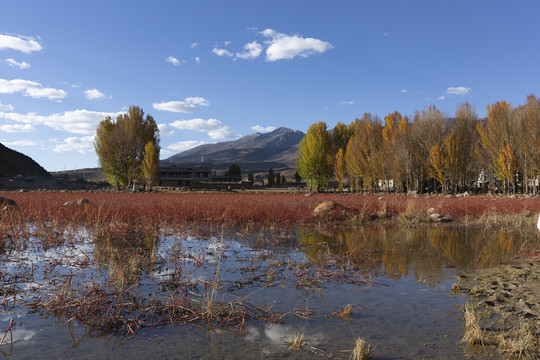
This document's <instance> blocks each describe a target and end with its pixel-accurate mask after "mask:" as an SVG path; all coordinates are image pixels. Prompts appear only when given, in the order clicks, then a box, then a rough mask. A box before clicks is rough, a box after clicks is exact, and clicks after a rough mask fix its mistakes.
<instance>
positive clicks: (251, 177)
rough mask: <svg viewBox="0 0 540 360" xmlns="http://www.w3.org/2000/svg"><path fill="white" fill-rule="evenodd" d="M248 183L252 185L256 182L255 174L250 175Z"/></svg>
mask: <svg viewBox="0 0 540 360" xmlns="http://www.w3.org/2000/svg"><path fill="white" fill-rule="evenodd" d="M248 181H249V182H250V183H252V184H253V183H254V182H255V175H253V173H249V174H248Z"/></svg>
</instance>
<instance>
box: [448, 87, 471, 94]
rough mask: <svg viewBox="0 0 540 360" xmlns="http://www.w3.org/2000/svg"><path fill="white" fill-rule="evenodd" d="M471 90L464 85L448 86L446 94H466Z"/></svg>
mask: <svg viewBox="0 0 540 360" xmlns="http://www.w3.org/2000/svg"><path fill="white" fill-rule="evenodd" d="M470 91H471V88H470V87H464V86H457V87H449V88H448V89H446V93H447V94H452V95H466V94H468V93H469V92H470Z"/></svg>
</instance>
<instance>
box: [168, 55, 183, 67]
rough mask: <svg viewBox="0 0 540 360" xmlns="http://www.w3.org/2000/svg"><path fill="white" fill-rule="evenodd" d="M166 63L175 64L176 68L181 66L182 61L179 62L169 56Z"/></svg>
mask: <svg viewBox="0 0 540 360" xmlns="http://www.w3.org/2000/svg"><path fill="white" fill-rule="evenodd" d="M165 61H166V62H168V63H171V64H173V65H174V66H178V65H181V62H180V60H178V59H177V58H175V57H174V56H169V57H168V58H166V59H165Z"/></svg>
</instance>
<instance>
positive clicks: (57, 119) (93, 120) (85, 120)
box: [0, 110, 120, 135]
mask: <svg viewBox="0 0 540 360" xmlns="http://www.w3.org/2000/svg"><path fill="white" fill-rule="evenodd" d="M117 115H120V113H107V112H97V111H89V110H74V111H65V112H63V113H59V114H53V115H49V116H43V115H37V114H36V113H28V114H18V113H4V112H0V119H2V118H3V119H6V120H12V121H17V122H20V123H23V124H31V125H43V126H48V127H51V128H53V129H55V130H62V131H66V132H69V133H72V134H83V135H91V134H94V133H95V132H96V129H97V126H98V124H99V122H100V121H101V120H103V119H104V118H106V117H107V116H110V117H112V118H115V117H116V116H117Z"/></svg>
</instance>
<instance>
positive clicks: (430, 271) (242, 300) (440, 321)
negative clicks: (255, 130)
mask: <svg viewBox="0 0 540 360" xmlns="http://www.w3.org/2000/svg"><path fill="white" fill-rule="evenodd" d="M3 195H6V197H7V196H9V197H11V198H13V199H15V201H16V203H17V207H16V208H9V209H6V210H4V212H3V217H2V220H1V222H0V226H1V227H0V231H1V240H2V247H1V252H0V257H1V265H0V280H1V282H2V287H1V289H2V293H1V294H0V298H1V299H2V302H1V303H0V305H2V317H1V320H2V322H1V324H2V327H3V330H4V334H3V335H5V336H4V339H2V345H1V346H0V351H2V352H3V353H4V354H10V355H11V356H12V357H13V358H19V357H20V358H24V357H35V356H38V357H39V356H45V357H52V356H71V357H75V356H76V357H78V358H85V357H89V356H94V355H90V354H95V351H96V349H99V351H100V353H102V354H106V355H107V356H111V357H117V356H122V354H124V353H128V352H129V354H130V356H132V357H134V358H139V357H140V358H147V357H148V354H153V355H154V356H156V357H160V356H162V357H172V358H175V357H182V358H216V357H217V358H229V357H231V358H234V357H237V356H240V354H243V355H245V354H253V356H279V357H283V358H306V359H308V358H313V357H319V358H336V359H337V358H348V357H350V358H366V357H365V356H366V355H360V354H368V356H369V354H370V356H373V357H375V358H377V357H379V356H381V357H386V358H410V357H411V356H413V357H426V356H427V357H433V356H439V357H454V358H460V357H463V356H465V355H470V354H474V356H478V357H483V356H484V355H485V356H489V355H492V353H491V352H490V351H491V350H482V352H481V353H478V350H477V349H476V347H475V346H472V347H470V346H468V345H465V344H461V343H460V340H461V338H462V337H463V330H464V327H465V323H464V321H463V317H462V311H461V309H462V307H463V306H464V304H465V302H466V296H465V295H463V294H460V293H454V292H452V287H453V285H454V283H455V281H454V280H453V279H452V277H453V276H456V275H457V274H458V272H460V271H463V270H466V269H471V268H486V267H488V268H489V267H492V266H495V265H499V264H501V263H505V262H507V261H508V260H509V259H512V258H513V257H515V256H517V255H518V254H520V253H522V252H523V251H524V249H530V247H529V246H533V247H534V246H538V236H537V235H536V234H531V233H522V232H518V231H515V229H514V230H512V231H508V230H503V229H493V230H490V231H479V230H463V229H458V228H456V227H452V226H447V225H443V226H423V224H425V223H426V224H427V223H429V220H427V219H426V220H421V221H420V220H419V221H413V220H410V219H408V222H407V223H406V224H408V225H407V226H405V227H403V226H397V227H396V226H394V227H389V226H388V222H386V220H387V219H394V220H397V222H398V223H403V221H402V220H398V219H399V217H400V216H402V214H400V213H399V211H398V209H403V210H404V213H409V214H412V213H415V212H416V210H414V211H413V210H411V205H410V204H411V202H410V199H411V198H403V199H402V198H401V197H397V196H396V197H390V198H387V199H383V200H379V199H378V198H373V197H369V196H368V197H365V198H363V197H358V196H349V197H346V196H343V197H339V201H340V202H341V203H344V204H345V205H346V206H347V208H349V209H353V210H352V213H353V217H352V218H349V219H346V221H345V222H337V221H334V220H332V219H321V218H318V217H314V216H312V215H311V213H312V211H313V208H314V207H315V205H317V204H318V203H320V202H321V201H322V200H326V199H327V198H326V197H325V195H320V196H319V195H316V196H309V197H306V196H291V195H287V196H285V195H276V196H272V195H270V196H261V195H247V194H236V195H231V194H190V195H184V194H90V193H88V194H84V196H85V197H88V199H89V202H88V203H84V202H81V204H80V205H76V204H70V205H66V206H64V204H65V203H66V202H68V201H72V200H73V199H76V198H77V197H81V195H82V194H72V193H16V194H15V193H14V194H3ZM456 200H457V199H455V198H454V199H452V198H445V197H441V198H438V197H437V198H425V199H424V198H420V200H419V201H418V203H415V204H414V206H412V209H418V218H420V217H421V215H420V214H424V211H425V209H428V208H431V207H433V206H437V205H438V206H439V208H438V211H441V212H442V211H445V210H444V209H445V202H446V201H456ZM498 200H499V199H496V200H494V201H493V200H488V203H489V204H490V207H489V212H490V213H495V210H494V209H497V204H498ZM503 200H507V199H500V201H503ZM531 200H534V199H531ZM465 202H466V200H465V199H464V204H463V207H462V208H461V211H470V210H471V208H472V207H473V206H475V205H474V204H473V203H472V202H471V203H467V204H465ZM477 203H478V201H477ZM534 206H536V203H535V202H529V203H527V202H524V203H522V204H520V205H519V206H518V205H513V207H502V206H501V209H504V211H506V214H510V215H511V211H515V213H524V212H528V211H532V207H534ZM463 209H466V210H463ZM454 211H455V212H453V213H450V210H448V212H449V214H448V216H454V217H456V214H457V213H458V212H459V211H460V210H459V209H454ZM362 213H366V214H368V213H372V214H382V213H389V214H391V215H390V217H386V216H385V217H382V216H380V217H378V218H379V219H381V218H382V219H383V221H382V222H377V221H374V222H371V223H370V222H367V223H364V225H366V224H367V226H362V222H359V220H358V219H359V214H362ZM470 213H473V211H470ZM482 216H485V214H480V215H479V216H478V219H481V218H482ZM366 218H367V216H366ZM384 219H386V220H384ZM422 219H424V218H422ZM424 222H425V223H424ZM524 244H525V245H524ZM359 339H362V340H363V341H364V343H363V344H360V345H359V343H358V340H359ZM511 339H512V338H510V337H507V341H506V342H504V341H501V345H500V346H501V349H502V350H501V351H503V352H509V351H511V350H507V349H510V348H511V347H510V345H505V344H509V341H511ZM113 344H114V345H113ZM23 345H24V346H23ZM178 346H180V347H181V348H182V349H183V352H182V354H179V353H177V351H178ZM514 347H515V345H514ZM88 349H93V351H88ZM404 354H407V355H404ZM362 356H364V357H362ZM497 356H498V355H497Z"/></svg>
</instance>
